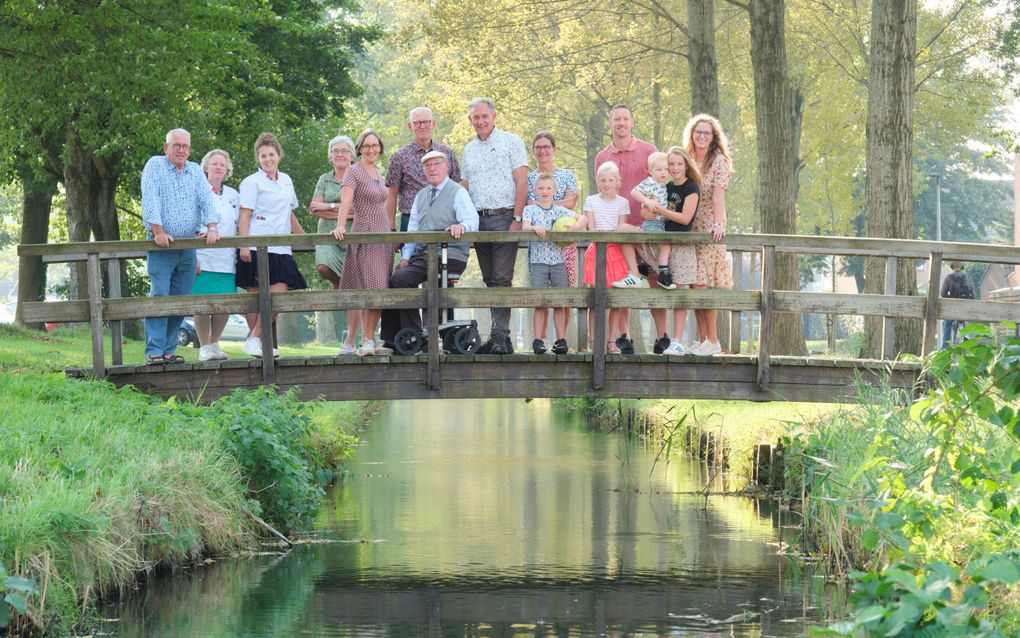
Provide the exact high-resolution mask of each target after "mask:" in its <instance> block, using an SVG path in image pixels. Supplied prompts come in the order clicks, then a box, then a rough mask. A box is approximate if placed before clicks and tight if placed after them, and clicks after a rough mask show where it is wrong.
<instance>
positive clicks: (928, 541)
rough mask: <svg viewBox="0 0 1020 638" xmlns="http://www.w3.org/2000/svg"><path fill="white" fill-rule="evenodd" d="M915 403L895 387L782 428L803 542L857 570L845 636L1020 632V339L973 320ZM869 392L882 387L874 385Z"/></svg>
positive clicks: (930, 364) (937, 363)
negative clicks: (851, 407) (792, 429)
mask: <svg viewBox="0 0 1020 638" xmlns="http://www.w3.org/2000/svg"><path fill="white" fill-rule="evenodd" d="M965 335H966V336H967V337H968V338H967V340H966V341H964V342H963V343H962V344H961V345H960V346H958V347H956V348H953V349H952V350H947V351H942V352H939V353H936V354H934V355H932V356H931V358H930V359H929V360H928V361H927V365H926V372H927V373H928V375H929V378H930V384H929V386H928V387H927V389H926V390H925V391H924V393H923V395H922V396H921V397H920V398H919V399H917V400H916V401H913V402H912V403H911V402H910V401H909V398H908V397H904V396H899V397H897V396H892V395H886V396H885V397H884V401H878V402H874V403H865V404H864V405H862V407H861V408H860V409H859V410H857V411H856V412H851V413H846V414H841V415H836V416H834V417H833V418H832V419H830V420H828V421H823V422H821V423H820V424H817V425H816V427H815V429H813V431H811V432H803V433H796V434H795V435H794V436H791V437H790V438H789V439H788V440H787V446H788V450H789V452H788V454H787V458H788V459H790V461H791V462H790V464H789V465H788V467H787V472H788V476H787V479H788V485H798V486H800V491H801V494H803V495H804V496H803V498H804V503H803V508H804V509H803V511H804V515H805V524H804V529H805V542H814V543H815V545H816V547H817V549H818V550H819V551H820V552H822V553H823V554H825V555H827V556H828V557H829V558H830V560H831V565H833V566H834V567H836V568H837V569H838V568H840V567H843V568H846V569H853V568H860V567H864V568H866V569H867V570H868V571H866V572H861V571H858V572H853V573H852V574H851V581H852V583H853V588H854V594H853V597H852V601H853V604H854V615H853V617H852V618H851V619H849V620H846V621H843V622H839V623H835V624H833V625H830V626H829V627H827V628H825V629H817V630H816V631H815V633H816V634H818V635H836V636H895V637H901V638H906V637H915V636H917V637H924V638H935V637H936V636H1003V635H1016V633H1017V631H1018V630H1020V592H1018V591H1017V587H1016V583H1017V582H1018V581H1020V552H1018V551H1017V549H1016V548H1018V547H1020V418H1018V414H1017V412H1018V409H1020V403H1018V399H1020V341H1017V340H1015V339H1009V340H1006V341H1002V340H1001V339H999V338H998V337H997V336H996V334H995V332H994V331H993V330H992V329H990V328H987V327H984V326H975V325H972V326H969V327H968V328H967V329H966V332H965ZM866 398H868V399H871V398H875V397H866Z"/></svg>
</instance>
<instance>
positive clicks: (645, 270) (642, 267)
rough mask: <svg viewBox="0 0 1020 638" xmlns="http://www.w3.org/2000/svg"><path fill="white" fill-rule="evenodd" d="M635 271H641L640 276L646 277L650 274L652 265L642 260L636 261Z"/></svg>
mask: <svg viewBox="0 0 1020 638" xmlns="http://www.w3.org/2000/svg"><path fill="white" fill-rule="evenodd" d="M637 271H638V272H639V273H641V276H642V277H645V278H646V279H647V278H648V277H651V276H652V267H651V266H649V265H648V264H646V263H645V262H643V261H639V262H638V265H637Z"/></svg>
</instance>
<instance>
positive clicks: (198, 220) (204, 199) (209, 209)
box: [142, 155, 220, 239]
mask: <svg viewBox="0 0 1020 638" xmlns="http://www.w3.org/2000/svg"><path fill="white" fill-rule="evenodd" d="M219 221H220V214H219V211H217V210H216V202H215V200H213V196H212V187H211V186H210V185H209V180H207V179H206V177H205V175H204V174H203V173H202V169H201V168H200V167H199V165H198V164H196V163H194V162H188V163H187V164H185V165H184V170H183V171H178V170H177V167H176V166H174V165H173V164H171V163H170V160H169V159H167V157H166V156H165V155H156V156H154V157H150V158H149V161H148V162H146V163H145V168H144V169H142V223H143V224H145V229H146V230H147V231H148V234H149V236H150V237H151V236H152V224H157V225H159V226H162V227H163V230H164V231H165V232H166V233H167V234H168V235H170V236H171V237H173V238H174V239H182V238H187V237H194V236H195V235H196V234H197V233H198V231H199V228H200V227H201V226H204V225H207V224H209V223H217V224H218V223H219Z"/></svg>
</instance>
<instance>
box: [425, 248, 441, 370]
mask: <svg viewBox="0 0 1020 638" xmlns="http://www.w3.org/2000/svg"><path fill="white" fill-rule="evenodd" d="M427 255H428V274H427V279H426V280H425V281H426V283H425V326H426V328H427V332H428V335H429V339H428V351H427V353H428V363H427V364H426V369H425V385H426V386H427V387H428V388H429V389H430V390H438V389H439V352H440V347H441V346H440V343H441V341H442V340H441V339H440V338H439V245H438V244H429V247H428V252H427Z"/></svg>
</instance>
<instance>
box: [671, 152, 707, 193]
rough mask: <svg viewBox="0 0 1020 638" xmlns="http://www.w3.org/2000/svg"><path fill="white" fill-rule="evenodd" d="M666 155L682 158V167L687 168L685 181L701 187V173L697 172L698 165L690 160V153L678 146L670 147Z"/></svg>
mask: <svg viewBox="0 0 1020 638" xmlns="http://www.w3.org/2000/svg"><path fill="white" fill-rule="evenodd" d="M668 155H673V156H676V157H682V158H684V165H685V166H687V170H686V173H687V179H689V180H691V181H693V182H694V183H695V184H697V185H698V187H699V188H700V187H701V171H699V170H698V165H697V164H696V163H695V162H694V159H693V158H691V155H690V153H688V152H687V151H685V150H684V149H682V148H681V147H679V146H671V147H670V149H669V153H668Z"/></svg>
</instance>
